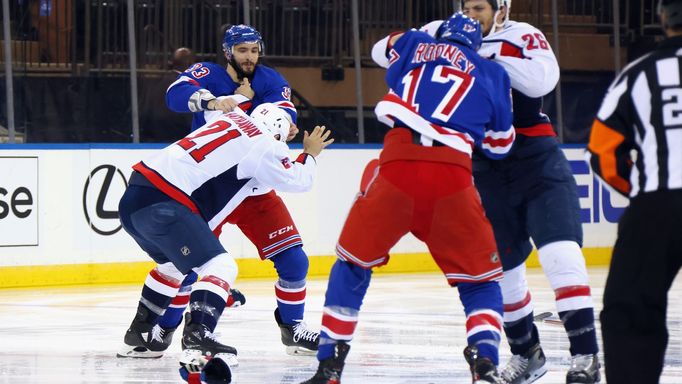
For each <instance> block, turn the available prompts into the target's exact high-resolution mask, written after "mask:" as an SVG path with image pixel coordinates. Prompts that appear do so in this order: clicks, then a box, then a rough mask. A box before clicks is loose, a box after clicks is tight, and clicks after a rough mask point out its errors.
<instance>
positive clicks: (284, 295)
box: [275, 285, 306, 301]
mask: <svg viewBox="0 0 682 384" xmlns="http://www.w3.org/2000/svg"><path fill="white" fill-rule="evenodd" d="M305 292H306V289H305V287H303V288H301V290H300V291H297V292H287V291H283V290H282V289H281V288H280V287H279V286H278V285H275V296H277V298H278V299H280V300H282V301H301V300H305Z"/></svg>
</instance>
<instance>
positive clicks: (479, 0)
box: [462, 0, 495, 36]
mask: <svg viewBox="0 0 682 384" xmlns="http://www.w3.org/2000/svg"><path fill="white" fill-rule="evenodd" d="M462 12H463V13H464V14H465V15H467V16H469V17H471V18H472V19H476V20H478V22H479V23H481V30H482V32H483V36H485V35H487V34H488V33H489V32H490V29H491V28H492V27H493V17H494V16H495V11H494V10H493V7H492V6H490V3H488V1H487V0H467V1H465V2H464V6H462Z"/></svg>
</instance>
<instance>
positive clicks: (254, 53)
mask: <svg viewBox="0 0 682 384" xmlns="http://www.w3.org/2000/svg"><path fill="white" fill-rule="evenodd" d="M232 56H233V57H234V62H235V63H236V64H237V65H238V66H239V69H241V70H242V72H244V73H245V74H246V75H251V74H252V73H253V71H255V70H256V64H258V43H244V44H237V45H235V46H234V47H232Z"/></svg>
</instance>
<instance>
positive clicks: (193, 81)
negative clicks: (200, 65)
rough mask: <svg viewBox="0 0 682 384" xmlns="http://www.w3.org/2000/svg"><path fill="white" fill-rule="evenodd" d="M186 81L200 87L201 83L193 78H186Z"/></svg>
mask: <svg viewBox="0 0 682 384" xmlns="http://www.w3.org/2000/svg"><path fill="white" fill-rule="evenodd" d="M187 82H188V83H190V84H192V85H195V86H197V87H201V84H199V82H198V81H196V80H194V79H189V80H187Z"/></svg>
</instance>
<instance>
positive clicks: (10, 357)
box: [0, 268, 682, 384]
mask: <svg viewBox="0 0 682 384" xmlns="http://www.w3.org/2000/svg"><path fill="white" fill-rule="evenodd" d="M590 277H591V283H592V293H593V297H594V301H595V305H596V311H595V312H596V314H597V315H598V312H599V310H600V308H601V299H602V292H603V287H604V282H605V279H606V269H604V268H592V269H590ZM679 280H680V279H678V281H677V282H676V284H675V285H674V286H673V288H672V291H671V292H670V293H669V300H670V305H669V311H668V326H669V332H670V341H669V345H668V351H667V357H666V366H665V369H664V372H663V378H662V379H661V383H669V384H672V383H682V335H681V331H682V329H681V326H680V324H681V321H682V294H681V293H682V283H680V281H679ZM273 283H274V282H272V281H265V280H249V281H237V284H236V286H237V287H238V288H239V289H240V290H241V291H242V292H243V293H244V294H245V295H246V297H247V303H246V305H245V306H244V307H241V308H235V309H227V310H226V312H225V314H224V315H223V318H222V319H221V320H220V323H219V325H218V329H217V333H218V335H219V337H220V339H221V340H222V341H223V342H224V343H226V344H230V345H233V346H235V347H236V348H237V349H238V350H239V363H240V365H239V367H238V368H236V369H235V379H234V381H233V382H234V383H242V384H245V383H259V384H260V383H268V384H272V383H281V384H284V383H299V382H301V381H303V380H305V379H307V378H309V377H310V376H311V375H312V374H313V372H314V371H315V368H316V366H317V361H316V360H315V358H314V357H311V356H307V357H300V356H296V357H293V356H289V355H286V354H285V352H284V346H283V345H282V344H281V343H280V341H279V329H278V328H277V326H276V324H275V321H274V318H273V310H274V308H275V298H274V288H273ZM529 283H530V286H531V291H532V294H533V299H534V301H535V307H536V313H540V312H544V311H551V312H554V313H556V310H555V307H554V294H553V292H552V291H551V290H550V289H549V286H548V284H547V281H546V279H545V278H544V276H543V275H542V272H541V271H540V270H539V269H530V270H529ZM140 288H141V286H106V287H103V286H97V287H88V286H81V287H68V288H31V289H5V290H0V324H2V325H0V383H8V384H9V383H12V384H15V383H22V384H30V383H50V384H51V383H69V384H75V383H181V382H182V381H181V379H180V376H179V375H178V371H177V368H178V363H177V360H178V357H179V355H180V340H179V335H180V333H181V331H180V330H179V332H178V333H177V334H176V337H175V340H174V341H173V345H172V346H171V348H170V349H169V350H168V351H167V353H166V355H165V356H163V357H162V358H160V359H151V360H138V359H120V358H116V352H117V351H118V349H119V348H120V347H121V345H122V340H123V334H124V332H125V330H126V328H127V327H128V325H129V324H130V321H131V320H132V317H133V315H134V311H135V308H136V306H137V300H138V297H139V293H140ZM325 289H326V280H325V279H314V280H311V281H309V284H308V304H307V307H306V320H307V322H308V324H309V325H310V326H311V328H316V329H319V325H320V320H321V309H322V304H323V300H324V292H325ZM538 327H539V331H540V337H541V341H542V345H543V348H544V350H545V353H546V355H547V358H548V361H549V372H548V373H547V374H546V375H545V376H544V377H543V378H542V379H540V381H538V383H563V382H564V380H565V379H564V378H565V371H566V370H567V369H568V364H569V353H568V341H567V338H566V336H565V334H564V331H563V328H562V327H561V326H557V325H553V324H549V323H538ZM351 345H352V347H351V351H350V355H349V357H348V359H347V362H346V369H345V370H344V373H343V383H344V384H360V383H371V384H383V383H386V384H388V383H390V384H402V383H405V384H407V383H410V384H414V383H434V384H435V383H438V384H440V383H443V384H444V383H470V382H471V378H470V375H469V371H468V367H467V365H466V363H465V362H464V359H463V357H462V350H463V349H464V347H465V345H466V342H465V330H464V315H463V313H462V307H461V304H460V302H459V298H458V296H457V291H456V290H455V289H452V288H449V287H448V286H447V284H446V282H445V279H444V277H443V276H442V275H439V274H417V275H375V276H374V278H373V280H372V284H371V286H370V289H369V292H368V294H367V297H366V299H365V303H364V305H363V308H362V312H361V313H360V322H359V325H358V329H357V332H356V337H355V339H354V340H353V342H352V344H351ZM508 358H509V350H508V346H507V345H506V341H504V340H503V343H502V346H501V360H502V364H504V362H505V361H506V360H507V359H508ZM602 361H603V358H602ZM602 382H605V380H602Z"/></svg>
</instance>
